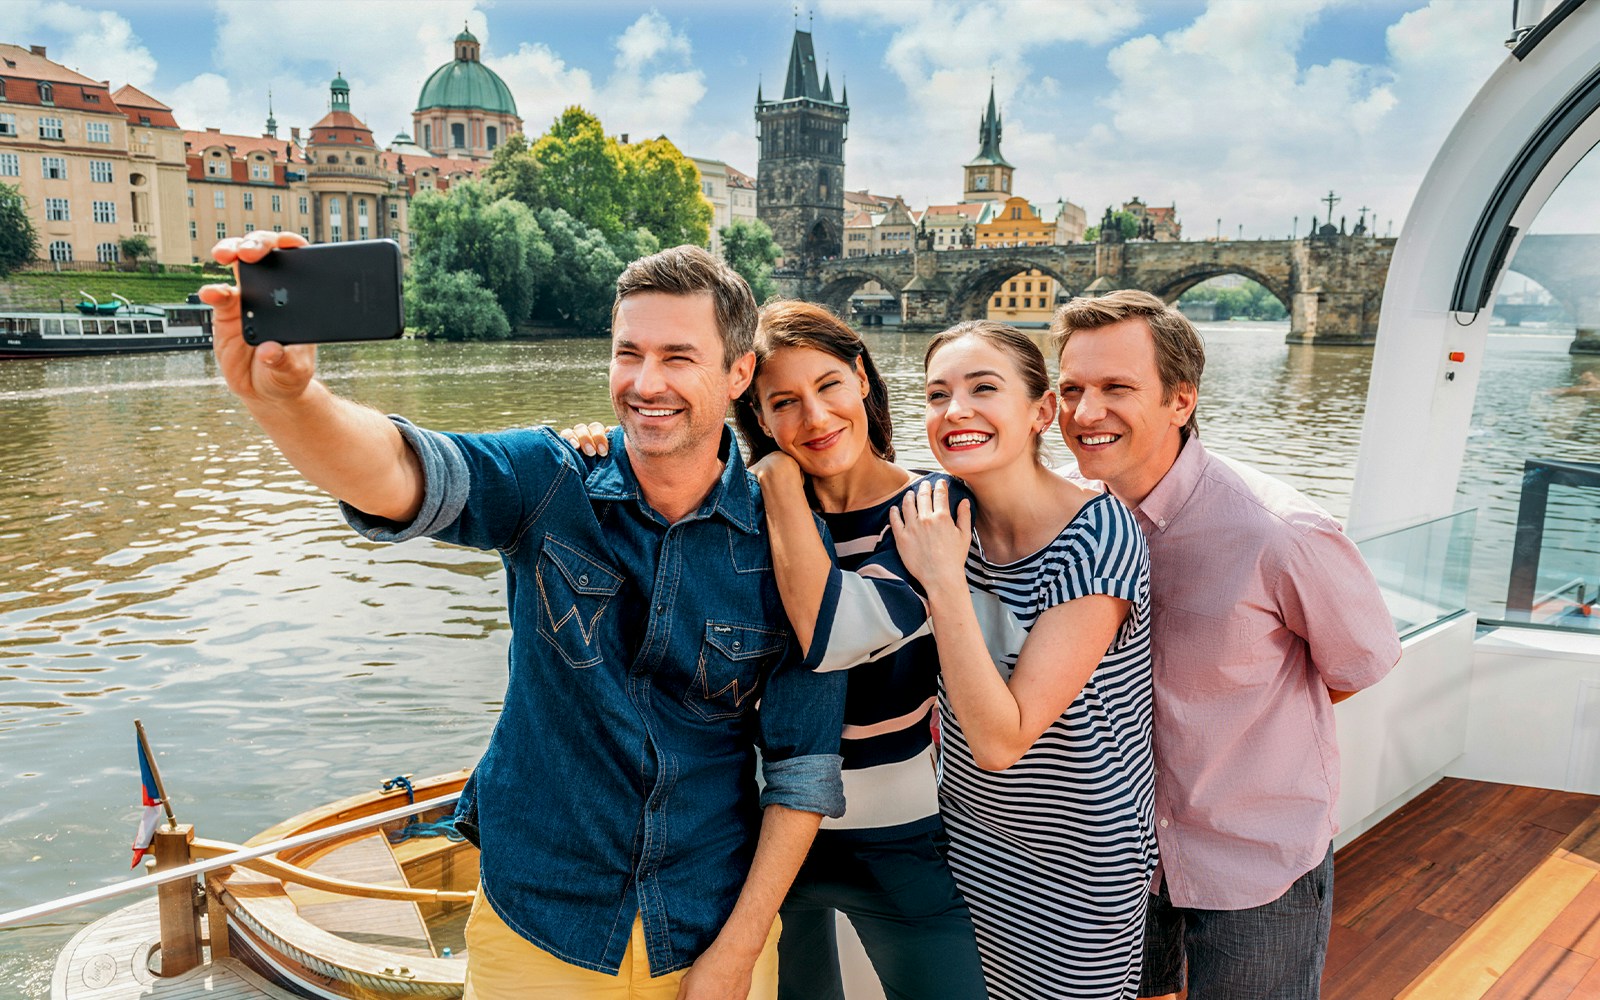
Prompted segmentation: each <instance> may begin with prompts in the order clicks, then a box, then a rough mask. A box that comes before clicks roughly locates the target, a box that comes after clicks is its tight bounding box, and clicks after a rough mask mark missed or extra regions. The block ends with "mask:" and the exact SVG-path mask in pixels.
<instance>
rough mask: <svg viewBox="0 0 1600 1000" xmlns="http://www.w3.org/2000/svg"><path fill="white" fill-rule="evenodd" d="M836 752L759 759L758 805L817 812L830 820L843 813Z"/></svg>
mask: <svg viewBox="0 0 1600 1000" xmlns="http://www.w3.org/2000/svg"><path fill="white" fill-rule="evenodd" d="M843 764H844V758H843V757H841V756H839V755H838V754H832V753H825V754H810V755H807V756H805V757H790V758H789V759H788V760H765V759H764V760H762V762H761V774H762V777H763V778H764V779H765V780H766V787H765V788H763V789H762V790H761V808H763V809H765V808H766V807H767V806H787V807H788V808H790V809H794V810H798V811H799V812H810V813H821V814H822V815H824V816H827V817H829V818H831V819H838V818H839V817H840V816H843V815H844V779H843V778H842V777H840V775H839V768H840V766H841V765H843Z"/></svg>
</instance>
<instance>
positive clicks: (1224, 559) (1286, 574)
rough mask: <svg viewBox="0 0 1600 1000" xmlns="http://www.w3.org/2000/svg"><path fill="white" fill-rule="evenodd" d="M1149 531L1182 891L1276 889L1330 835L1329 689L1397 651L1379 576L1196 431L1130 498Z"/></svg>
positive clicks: (1334, 770) (1168, 873)
mask: <svg viewBox="0 0 1600 1000" xmlns="http://www.w3.org/2000/svg"><path fill="white" fill-rule="evenodd" d="M1134 514H1135V516H1136V517H1137V518H1138V520H1139V525H1140V527H1142V528H1143V529H1144V532H1145V535H1146V537H1147V538H1148V540H1149V543H1150V577H1151V606H1152V613H1153V617H1152V637H1153V645H1154V648H1153V654H1154V655H1153V666H1154V672H1155V749H1156V767H1157V777H1156V813H1155V815H1156V839H1157V841H1158V843H1159V844H1160V847H1161V868H1162V872H1163V873H1164V874H1165V877H1166V881H1167V889H1168V891H1169V892H1170V893H1171V897H1172V902H1173V904H1174V905H1176V906H1180V907H1188V908H1196V909H1208V910H1240V909H1246V908H1248V907H1252V906H1260V905H1262V904H1264V903H1268V902H1271V901H1272V900H1274V899H1277V898H1278V897H1279V896H1281V895H1282V894H1283V893H1284V891H1285V890H1287V889H1288V888H1289V886H1290V885H1291V884H1293V883H1294V881H1295V880H1296V879H1298V878H1299V877H1300V876H1301V875H1304V874H1305V873H1306V872H1308V871H1310V870H1311V869H1312V868H1314V867H1315V866H1317V865H1318V864H1320V863H1321V861H1322V859H1323V857H1324V856H1325V855H1326V853H1327V850H1328V845H1329V843H1330V842H1331V841H1332V839H1333V835H1334V834H1335V833H1336V832H1338V824H1337V821H1336V819H1335V816H1334V805H1335V803H1336V802H1337V801H1338V798H1339V746H1338V740H1337V734H1336V733H1335V729H1334V715H1333V704H1332V702H1331V701H1330V700H1329V696H1328V690H1327V689H1328V688H1333V689H1334V690H1338V691H1359V690H1360V689H1362V688H1364V687H1367V686H1368V685H1370V684H1373V683H1376V682H1377V681H1378V680H1380V679H1382V677H1383V676H1384V675H1385V674H1387V673H1388V672H1389V670H1390V668H1392V667H1393V666H1394V664H1395V662H1396V661H1397V660H1398V659H1399V658H1400V641H1399V638H1398V637H1397V636H1396V634H1395V630H1394V624H1393V619H1392V618H1391V617H1390V615H1389V612H1388V609H1387V608H1386V607H1385V606H1384V603H1383V597H1382V595H1381V594H1380V593H1379V591H1378V586H1377V583H1376V581H1374V580H1373V578H1372V573H1371V571H1369V570H1368V569H1367V565H1366V563H1365V562H1364V561H1363V560H1362V558H1361V554H1360V552H1358V551H1357V550H1356V547H1355V544H1354V543H1353V542H1351V541H1350V540H1349V539H1348V538H1347V537H1345V534H1344V532H1343V530H1341V528H1340V527H1339V523H1338V522H1337V521H1335V520H1334V519H1333V518H1332V517H1331V516H1330V515H1329V514H1328V513H1327V512H1326V511H1324V510H1323V509H1322V508H1321V507H1319V506H1317V505H1316V504H1315V503H1313V502H1311V501H1310V500H1309V499H1307V498H1306V497H1305V496H1303V495H1301V494H1300V493H1299V492H1298V491H1296V490H1294V489H1292V488H1290V487H1289V486H1287V485H1285V484H1284V483H1281V482H1279V481H1278V480H1276V479H1273V478H1272V477H1270V476H1267V475H1265V474H1263V473H1260V472H1257V471H1256V470H1255V469H1252V468H1250V467H1248V466H1246V465H1242V464H1240V463H1238V462H1234V461H1232V460H1230V459H1226V458H1222V457H1220V456H1215V455H1210V454H1208V453H1207V452H1206V450H1205V448H1204V447H1202V446H1201V444H1200V440H1199V438H1198V437H1194V436H1191V437H1190V439H1189V440H1188V442H1187V443H1186V444H1185V445H1184V447H1183V450H1182V451H1181V452H1180V453H1179V455H1178V459H1177V461H1176V462H1174V463H1173V466H1172V468H1171V469H1170V470H1169V471H1168V472H1167V474H1166V476H1165V477H1164V478H1163V479H1162V480H1161V482H1160V483H1158V484H1157V485H1156V487H1155V489H1153V490H1151V492H1150V495H1149V496H1147V497H1145V499H1144V501H1143V502H1142V503H1141V504H1140V505H1139V506H1138V507H1136V508H1135V509H1134Z"/></svg>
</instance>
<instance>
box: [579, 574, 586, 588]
mask: <svg viewBox="0 0 1600 1000" xmlns="http://www.w3.org/2000/svg"><path fill="white" fill-rule="evenodd" d="M588 585H589V574H587V573H584V574H581V575H580V576H579V577H578V586H580V587H587V586H588Z"/></svg>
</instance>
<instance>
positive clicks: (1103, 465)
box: [1058, 318, 1195, 507]
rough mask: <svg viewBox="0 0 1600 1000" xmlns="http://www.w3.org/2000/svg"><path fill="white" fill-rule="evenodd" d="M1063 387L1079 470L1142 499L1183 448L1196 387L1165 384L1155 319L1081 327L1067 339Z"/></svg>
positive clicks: (1130, 499) (1065, 429)
mask: <svg viewBox="0 0 1600 1000" xmlns="http://www.w3.org/2000/svg"><path fill="white" fill-rule="evenodd" d="M1058 391H1059V393H1060V396H1061V436H1062V437H1063V438H1065V439H1066V442H1067V447H1068V448H1071V449H1072V454H1073V456H1074V457H1075V458H1077V460H1078V470H1079V471H1080V472H1082V473H1083V475H1085V476H1087V477H1088V478H1090V479H1098V480H1100V481H1102V482H1104V483H1105V484H1106V486H1107V487H1108V488H1110V490H1111V492H1112V493H1114V494H1116V496H1117V498H1118V499H1119V500H1121V501H1122V502H1123V503H1126V504H1127V505H1129V506H1130V507H1132V506H1137V505H1138V504H1139V502H1140V501H1142V500H1143V499H1144V498H1145V497H1146V496H1147V495H1148V494H1149V493H1150V491H1151V490H1152V489H1154V488H1155V485H1156V484H1157V483H1159V482H1160V481H1161V477H1163V476H1165V475H1166V474H1167V470H1168V469H1170V468H1172V463H1173V462H1174V461H1176V460H1177V458H1178V452H1179V451H1180V450H1182V447H1183V437H1182V435H1181V433H1180V431H1181V428H1182V427H1183V425H1184V423H1185V422H1186V421H1187V420H1188V419H1189V414H1190V413H1192V412H1193V411H1194V404H1195V390H1194V387H1193V386H1190V385H1187V384H1180V385H1178V386H1177V387H1176V388H1175V389H1174V390H1173V392H1172V393H1171V394H1170V395H1166V394H1165V393H1164V392H1163V390H1162V386H1161V376H1160V373H1159V372H1158V370H1157V368H1156V349H1155V340H1154V338H1153V337H1152V336H1151V334H1150V327H1149V326H1148V325H1147V324H1146V323H1145V321H1144V320H1143V319H1140V318H1133V319H1126V320H1123V321H1121V322H1119V323H1112V324H1110V325H1109V326H1102V327H1098V328H1095V329H1091V330H1076V331H1074V332H1073V334H1072V336H1071V337H1069V338H1068V339H1067V342H1066V343H1065V344H1063V345H1062V347H1061V381H1060V383H1059V386H1058Z"/></svg>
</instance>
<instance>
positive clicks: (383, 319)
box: [239, 240, 405, 344]
mask: <svg viewBox="0 0 1600 1000" xmlns="http://www.w3.org/2000/svg"><path fill="white" fill-rule="evenodd" d="M402 287H403V286H402V279H401V273H400V244H398V243H396V242H395V241H394V240H357V241H355V242H352V243H317V244H313V245H311V246H307V247H296V248H294V249H291V250H274V251H273V252H272V253H269V254H267V255H266V256H265V257H263V258H262V259H261V261H260V262H259V263H256V264H246V263H244V262H243V261H240V262H239V305H240V310H241V315H242V318H243V320H244V339H245V342H246V343H250V344H264V343H267V342H268V341H277V342H278V343H280V344H326V343H331V342H335V341H346V340H392V339H394V338H395V337H398V336H400V334H401V333H402V332H404V330H405V309H404V303H403V294H402Z"/></svg>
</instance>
